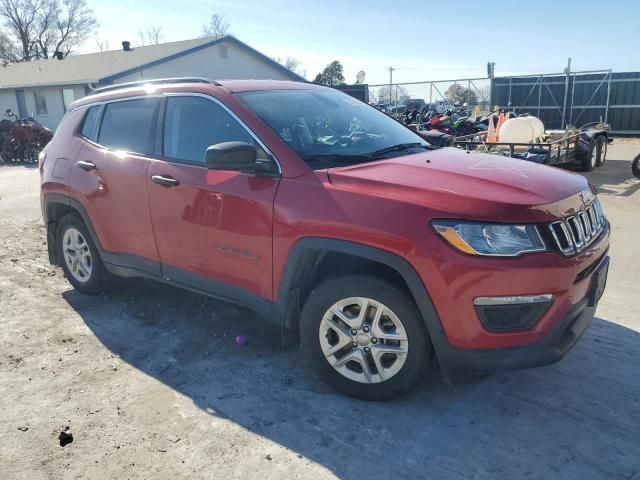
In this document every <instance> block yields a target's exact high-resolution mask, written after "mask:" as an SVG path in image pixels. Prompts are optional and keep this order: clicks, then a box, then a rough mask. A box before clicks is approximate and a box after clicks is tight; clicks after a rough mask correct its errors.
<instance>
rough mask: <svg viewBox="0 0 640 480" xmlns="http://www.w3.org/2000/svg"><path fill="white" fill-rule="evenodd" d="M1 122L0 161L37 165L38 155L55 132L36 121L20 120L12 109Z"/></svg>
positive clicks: (31, 119)
mask: <svg viewBox="0 0 640 480" xmlns="http://www.w3.org/2000/svg"><path fill="white" fill-rule="evenodd" d="M5 116H7V117H9V119H3V120H1V121H0V161H2V162H5V163H8V162H21V163H36V162H37V161H38V154H39V153H40V151H41V150H42V149H43V148H44V147H45V146H46V145H47V143H49V142H50V141H51V139H52V138H53V132H51V130H49V129H48V128H47V127H45V126H44V125H42V124H41V123H40V122H37V121H36V120H35V119H33V118H31V117H29V118H23V119H20V118H18V115H16V114H15V113H13V112H12V111H11V109H7V110H6V112H5Z"/></svg>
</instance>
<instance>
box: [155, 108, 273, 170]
mask: <svg viewBox="0 0 640 480" xmlns="http://www.w3.org/2000/svg"><path fill="white" fill-rule="evenodd" d="M233 141H241V142H247V143H251V144H253V145H255V141H254V139H253V137H252V136H251V135H250V134H249V132H247V130H246V129H245V128H244V127H243V126H242V125H240V124H239V123H238V122H237V121H236V120H235V119H234V118H233V117H232V116H231V115H230V114H229V113H227V111H226V110H225V109H224V108H222V107H221V106H220V105H218V104H217V103H215V102H213V101H211V100H208V99H206V98H202V97H169V98H168V99H167V109H166V113H165V120H164V156H165V157H169V158H175V159H177V160H186V161H188V162H195V163H204V154H205V152H206V151H207V148H208V147H210V146H211V145H215V144H216V143H221V142H233ZM260 150H261V149H258V151H259V154H258V158H260V157H266V153H264V152H260ZM267 158H268V157H267Z"/></svg>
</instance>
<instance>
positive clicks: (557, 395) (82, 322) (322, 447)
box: [0, 144, 640, 480]
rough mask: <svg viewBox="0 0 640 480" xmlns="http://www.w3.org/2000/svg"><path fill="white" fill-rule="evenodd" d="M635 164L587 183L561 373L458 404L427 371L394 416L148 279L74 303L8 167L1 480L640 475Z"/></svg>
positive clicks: (3, 222) (222, 310) (268, 331)
mask: <svg viewBox="0 0 640 480" xmlns="http://www.w3.org/2000/svg"><path fill="white" fill-rule="evenodd" d="M638 152H640V146H637V145H630V144H621V145H614V146H612V147H610V149H609V153H608V156H609V160H608V161H607V163H606V164H605V166H604V167H602V168H601V169H598V170H596V171H595V172H593V173H591V174H588V175H587V176H588V177H589V178H590V180H591V181H592V182H594V183H595V184H597V185H599V186H600V191H601V198H602V201H603V204H604V209H605V213H606V214H607V216H608V217H609V219H610V221H611V223H612V225H613V234H612V244H611V257H612V261H611V271H610V274H609V280H608V281H609V284H608V287H607V291H606V293H605V296H604V297H603V299H602V302H601V304H600V306H599V308H598V312H597V318H596V319H595V320H594V322H593V325H592V327H591V328H590V329H589V330H588V331H587V333H586V334H585V336H584V337H583V338H582V339H581V341H580V342H579V343H578V345H577V346H576V348H575V349H574V350H573V351H572V352H571V353H570V354H569V355H568V356H567V358H565V359H564V360H563V361H561V362H560V363H558V364H556V365H552V366H549V367H544V368H538V369H533V370H524V371H517V372H508V373H502V374H498V375H493V376H489V377H484V378H478V379H474V380H468V381H466V382H464V383H461V384H458V385H456V386H455V387H453V388H452V387H449V386H446V385H444V384H442V383H441V381H440V380H439V378H438V376H437V373H435V372H432V373H430V374H429V375H428V376H427V378H426V379H425V380H424V381H423V382H422V384H421V385H420V387H419V388H418V389H417V390H416V391H415V392H413V393H411V394H410V395H408V396H407V397H405V398H403V399H400V400H397V401H393V402H387V403H368V402H362V401H357V400H353V399H350V398H347V397H344V396H341V395H339V394H335V393H334V392H332V391H330V390H329V389H327V388H326V387H325V386H324V385H323V384H322V383H320V382H319V381H318V380H317V379H315V378H314V377H313V375H312V374H311V373H310V372H309V371H307V370H306V369H305V368H304V367H303V365H302V356H301V354H300V352H299V350H298V349H296V348H286V349H283V348H281V346H280V345H281V342H280V330H279V329H278V328H277V327H275V326H272V325H270V324H267V323H266V322H265V321H264V320H263V319H262V318H260V317H259V316H258V315H255V314H253V313H251V312H249V311H247V310H244V309H242V308H240V307H237V306H233V305H230V304H227V303H223V302H219V301H215V300H212V299H209V298H207V297H203V296H199V295H195V294H192V293H188V292H185V291H181V290H177V289H174V288H171V287H168V286H165V285H161V284H157V283H154V282H151V281H147V280H140V279H130V280H124V279H121V280H118V281H117V282H115V285H114V286H113V288H112V289H111V290H110V291H109V292H108V293H107V294H105V295H100V296H95V297H89V296H84V295H81V294H79V293H77V292H75V291H74V290H73V289H72V288H70V286H69V284H68V283H67V282H66V280H65V279H64V277H63V275H62V272H61V270H60V269H58V268H54V267H52V266H50V265H49V263H48V260H47V253H46V243H45V231H44V227H43V225H42V221H41V219H40V210H39V199H38V194H39V191H38V187H39V186H38V171H37V169H28V168H23V167H18V166H11V167H0V391H1V392H2V395H1V397H0V398H1V400H0V411H1V412H2V413H1V414H0V428H2V441H0V472H2V474H1V475H0V477H1V478H6V479H25V480H26V479H28V480H37V479H76V478H83V479H84V478H87V479H92V480H96V479H123V478H136V479H138V478H142V479H146V478H148V479H164V478H191V479H199V478H207V479H209V478H225V479H226V478H256V477H260V478H261V479H270V478H274V479H275V478H278V479H281V478H313V479H314V480H316V479H319V478H332V477H340V478H354V479H356V478H357V479H360V478H368V477H370V478H391V477H397V478H408V479H409V478H410V479H415V478H446V479H470V478H486V479H498V478H500V479H502V478H504V479H514V478H541V479H548V478H571V479H573V478H575V479H593V478H612V479H638V478H640V433H639V432H640V379H639V377H638V372H639V371H640V288H638V275H639V274H640V258H639V254H638V252H639V251H640V249H638V245H639V239H640V180H635V179H632V178H631V173H630V172H631V170H630V167H629V160H630V159H631V158H633V156H634V155H635V154H637V153H638ZM636 303H637V304H638V305H636ZM237 335H246V336H247V338H248V343H247V344H246V345H242V346H241V345H237V344H236V343H235V342H234V337H235V336H237ZM63 444H64V446H62V445H63Z"/></svg>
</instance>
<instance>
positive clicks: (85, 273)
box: [62, 227, 93, 283]
mask: <svg viewBox="0 0 640 480" xmlns="http://www.w3.org/2000/svg"><path fill="white" fill-rule="evenodd" d="M62 249H63V252H64V261H65V264H66V265H67V268H68V269H69V272H70V273H71V275H72V276H73V278H74V279H76V280H77V281H78V282H81V283H85V282H87V281H89V278H91V270H92V267H93V261H92V258H91V250H90V249H89V244H88V243H87V240H86V239H85V238H84V236H83V235H82V233H80V231H79V230H77V229H75V228H73V227H70V228H67V229H66V230H65V232H64V235H63V237H62Z"/></svg>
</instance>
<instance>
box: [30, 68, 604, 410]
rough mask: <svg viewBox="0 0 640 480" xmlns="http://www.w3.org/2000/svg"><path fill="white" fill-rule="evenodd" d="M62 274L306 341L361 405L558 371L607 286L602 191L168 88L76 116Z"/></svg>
mask: <svg viewBox="0 0 640 480" xmlns="http://www.w3.org/2000/svg"><path fill="white" fill-rule="evenodd" d="M40 173H41V200H42V214H43V217H44V220H45V223H46V226H47V239H48V251H49V258H50V261H51V263H52V264H54V265H60V266H62V268H63V269H64V273H65V275H66V277H67V279H68V280H69V282H70V283H71V284H72V285H73V286H74V287H75V288H76V289H78V290H79V291H81V292H84V293H86V294H96V293H98V292H101V291H102V290H103V289H104V288H105V287H106V286H107V284H108V282H109V281H115V278H117V277H135V276H141V277H147V278H151V279H155V280H158V281H160V282H165V283H168V284H172V285H176V286H178V287H182V288H186V289H189V290H193V291H196V292H201V293H203V294H207V295H211V296H215V297H218V298H222V299H226V300H228V301H231V302H235V303H238V304H241V305H244V306H247V307H249V308H251V309H253V310H255V311H256V312H259V313H260V314H261V315H262V317H263V318H265V319H268V320H270V321H274V322H277V324H278V325H280V326H281V327H282V328H283V329H286V330H287V331H295V332H298V334H299V338H300V342H301V344H302V348H303V354H304V356H305V359H306V360H307V361H308V364H309V365H310V367H311V368H312V369H313V370H314V371H315V372H316V373H317V375H318V376H319V377H320V378H321V379H322V380H324V381H325V382H326V383H327V384H328V385H329V386H330V387H332V388H334V389H336V390H338V391H340V392H343V393H346V394H348V395H352V396H355V397H358V398H363V399H389V398H393V397H397V396H400V395H402V394H404V393H406V392H407V391H409V390H410V389H411V388H413V387H414V386H415V385H416V384H417V383H418V382H419V380H420V379H421V377H422V376H423V374H424V373H425V371H426V370H427V368H428V367H429V366H430V365H435V364H437V365H438V366H439V369H440V371H441V373H442V375H443V377H444V378H445V379H446V380H449V379H451V378H453V377H455V376H458V375H461V374H471V373H488V372H495V371H499V370H505V369H515V368H524V367H534V366H540V365H545V364H550V363H552V362H555V361H557V360H559V359H560V358H562V357H563V356H564V355H565V354H566V353H567V352H568V351H569V350H570V349H571V348H572V347H573V346H574V345H575V343H576V342H577V340H578V339H579V338H580V336H581V335H582V334H583V333H584V331H585V330H586V329H587V328H588V326H589V324H590V323H591V320H592V318H593V315H594V312H595V309H596V305H597V303H598V300H599V299H600V297H601V295H602V293H603V290H604V287H605V283H606V278H607V269H608V262H609V257H608V244H609V224H608V222H607V220H606V218H605V216H604V214H603V211H602V207H601V205H600V203H599V201H598V198H597V196H596V192H595V189H594V188H592V187H591V186H590V185H589V184H588V182H587V181H586V180H585V179H584V178H583V177H581V176H579V175H576V174H573V173H569V172H566V171H563V170H559V169H556V168H553V167H548V166H544V165H538V164H534V163H529V162H526V161H520V160H515V159H512V158H508V157H501V156H497V155H488V154H482V153H468V152H464V151H462V150H458V149H454V148H435V147H434V146H432V145H430V144H429V143H427V142H426V141H425V140H424V139H423V138H422V137H420V136H419V135H417V134H416V133H414V132H413V131H412V130H410V129H409V128H407V127H405V126H404V125H402V124H400V123H399V122H397V121H395V120H394V119H393V118H391V117H389V116H387V115H385V114H384V113H382V112H379V111H378V110H376V109H375V108H373V107H371V106H369V105H367V104H365V103H362V102H360V101H358V100H356V99H353V98H351V97H349V96H347V95H345V94H343V93H341V92H339V91H336V90H334V89H331V88H326V87H321V86H317V85H313V84H307V83H296V82H279V81H261V80H260V81H257V80H247V81H221V82H215V81H209V80H203V79H189V78H187V79H164V80H156V81H150V82H142V83H137V84H128V85H120V86H110V87H106V88H104V89H102V90H97V91H95V92H92V93H91V94H90V95H88V96H87V97H85V98H82V99H80V100H78V101H76V102H74V103H73V104H72V105H71V106H70V108H69V111H68V113H67V115H66V117H65V119H64V120H63V122H62V124H61V125H60V126H59V128H58V130H57V132H56V133H55V136H54V138H53V140H52V141H51V143H49V144H48V146H47V147H46V149H45V150H44V151H43V153H42V154H41V155H40Z"/></svg>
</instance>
